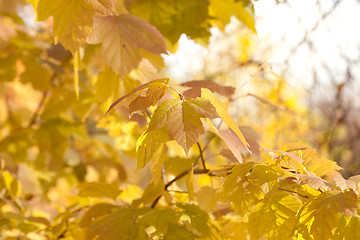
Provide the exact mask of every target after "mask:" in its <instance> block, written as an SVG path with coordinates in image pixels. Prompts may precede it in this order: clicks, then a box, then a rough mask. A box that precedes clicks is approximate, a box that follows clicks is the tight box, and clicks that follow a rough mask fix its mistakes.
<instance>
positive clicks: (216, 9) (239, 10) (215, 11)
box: [209, 0, 256, 33]
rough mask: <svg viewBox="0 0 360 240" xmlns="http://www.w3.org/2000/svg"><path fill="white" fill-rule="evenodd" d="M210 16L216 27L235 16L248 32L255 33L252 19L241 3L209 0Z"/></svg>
mask: <svg viewBox="0 0 360 240" xmlns="http://www.w3.org/2000/svg"><path fill="white" fill-rule="evenodd" d="M209 11H210V15H211V16H212V17H214V18H215V19H216V21H215V23H216V24H217V26H218V27H220V28H222V29H223V28H224V26H225V25H226V24H227V23H229V22H230V17H231V16H232V15H235V16H236V17H237V18H238V19H239V20H240V21H241V22H242V23H244V24H245V25H246V26H247V27H248V28H249V29H250V30H252V31H253V32H255V33H256V29H255V21H254V17H253V16H251V14H250V13H249V12H248V11H247V10H246V9H245V8H244V6H243V3H242V1H236V0H222V1H218V0H210V7H209Z"/></svg>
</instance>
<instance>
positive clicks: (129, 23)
mask: <svg viewBox="0 0 360 240" xmlns="http://www.w3.org/2000/svg"><path fill="white" fill-rule="evenodd" d="M89 43H95V44H97V43H102V52H103V54H104V57H105V60H106V63H107V65H108V66H109V67H111V68H112V69H113V70H114V71H115V72H116V73H117V74H119V75H120V77H123V76H124V75H126V74H128V73H130V71H131V70H133V69H135V68H136V67H137V66H138V64H139V62H140V60H141V58H142V53H141V49H140V48H143V49H145V50H146V51H148V52H150V53H155V54H160V53H166V46H165V38H164V37H163V36H162V35H161V34H160V32H159V31H158V30H157V29H156V28H155V27H154V26H152V25H151V24H150V23H148V22H145V21H144V20H142V19H141V18H138V17H136V16H133V15H131V14H122V15H120V16H106V17H100V16H95V17H94V32H93V35H92V36H91V38H90V39H89Z"/></svg>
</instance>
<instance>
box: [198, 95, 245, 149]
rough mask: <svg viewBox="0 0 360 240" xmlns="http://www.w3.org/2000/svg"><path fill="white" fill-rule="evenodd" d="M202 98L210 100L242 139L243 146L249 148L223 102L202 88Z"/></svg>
mask: <svg viewBox="0 0 360 240" xmlns="http://www.w3.org/2000/svg"><path fill="white" fill-rule="evenodd" d="M201 97H202V98H205V99H208V100H209V101H210V102H211V104H212V105H213V106H214V107H215V109H216V111H217V113H218V114H219V116H220V117H221V118H222V119H223V121H224V122H225V123H226V124H227V125H228V126H229V127H230V128H231V129H232V130H233V131H234V133H235V134H236V135H237V136H238V137H239V138H240V140H241V141H242V142H243V144H244V145H245V146H246V147H247V146H248V145H249V144H248V143H247V142H246V140H245V138H244V136H243V134H242V133H241V131H240V129H239V127H238V125H237V123H236V122H235V120H234V119H233V118H232V117H231V116H230V114H229V113H228V111H227V109H226V107H225V105H224V104H223V103H222V102H220V100H219V99H217V98H216V96H215V95H214V94H213V93H212V92H211V91H210V90H209V89H206V88H202V89H201Z"/></svg>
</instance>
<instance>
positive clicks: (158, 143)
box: [136, 128, 169, 169]
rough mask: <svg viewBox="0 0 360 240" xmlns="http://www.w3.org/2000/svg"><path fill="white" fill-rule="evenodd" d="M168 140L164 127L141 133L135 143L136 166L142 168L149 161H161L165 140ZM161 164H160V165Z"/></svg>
mask: <svg viewBox="0 0 360 240" xmlns="http://www.w3.org/2000/svg"><path fill="white" fill-rule="evenodd" d="M168 140H169V137H168V133H167V131H166V128H159V129H156V130H155V131H147V132H145V133H144V134H142V135H141V136H140V137H139V139H138V141H137V143H136V154H137V160H138V161H137V168H138V169H140V168H143V167H144V166H145V165H146V164H147V163H148V162H149V161H151V160H152V161H153V164H154V163H156V162H157V161H160V162H161V163H162V162H163V158H162V152H163V150H164V147H165V144H164V143H165V142H166V141H168ZM161 165H162V164H160V166H161Z"/></svg>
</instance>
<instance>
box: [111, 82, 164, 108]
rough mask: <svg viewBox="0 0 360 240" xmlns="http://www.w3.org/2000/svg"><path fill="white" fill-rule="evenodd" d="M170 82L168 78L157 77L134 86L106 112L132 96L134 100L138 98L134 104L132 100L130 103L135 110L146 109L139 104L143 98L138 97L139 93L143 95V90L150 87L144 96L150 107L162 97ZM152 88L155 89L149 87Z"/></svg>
mask: <svg viewBox="0 0 360 240" xmlns="http://www.w3.org/2000/svg"><path fill="white" fill-rule="evenodd" d="M168 83H169V79H168V78H161V79H156V80H153V81H151V82H148V83H145V84H143V85H140V86H138V87H136V88H134V89H133V90H132V91H131V92H130V93H128V94H126V95H124V96H122V97H121V98H119V99H117V100H116V101H115V102H114V103H113V104H111V106H110V107H109V109H108V110H107V112H106V113H108V112H109V111H110V110H111V109H113V108H114V107H116V105H118V104H119V103H120V102H121V101H122V100H124V99H126V98H131V101H132V102H133V101H135V100H136V101H135V102H134V103H133V104H132V102H131V103H130V104H132V110H133V111H138V110H139V109H144V110H145V109H146V108H144V107H141V106H139V102H138V101H139V99H141V97H140V98H138V97H139V96H137V95H141V94H142V92H143V90H146V89H148V92H146V93H145V97H142V98H143V99H146V100H147V102H146V103H145V105H146V106H147V108H148V107H150V106H152V105H155V104H156V103H157V102H158V101H159V100H160V99H161V98H162V96H163V95H164V94H165V91H166V89H167V85H168ZM151 88H153V90H150V91H149V89H151ZM148 94H149V95H148ZM130 114H132V111H131V110H130Z"/></svg>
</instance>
